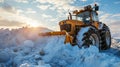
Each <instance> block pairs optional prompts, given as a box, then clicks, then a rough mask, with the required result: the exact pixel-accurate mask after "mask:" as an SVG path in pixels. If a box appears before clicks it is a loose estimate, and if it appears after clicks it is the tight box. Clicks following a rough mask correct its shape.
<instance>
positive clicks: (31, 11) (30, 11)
mask: <svg viewBox="0 0 120 67" xmlns="http://www.w3.org/2000/svg"><path fill="white" fill-rule="evenodd" d="M26 13H36V11H34V10H33V9H31V8H28V9H27V10H26Z"/></svg>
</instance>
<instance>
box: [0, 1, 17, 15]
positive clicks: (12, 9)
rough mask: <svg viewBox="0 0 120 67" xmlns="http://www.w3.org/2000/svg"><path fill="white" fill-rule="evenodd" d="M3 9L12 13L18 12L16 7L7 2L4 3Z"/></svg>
mask: <svg viewBox="0 0 120 67" xmlns="http://www.w3.org/2000/svg"><path fill="white" fill-rule="evenodd" d="M2 9H3V10H5V11H7V12H10V13H17V10H16V9H15V7H12V6H11V5H9V4H7V3H4V4H3V5H2Z"/></svg>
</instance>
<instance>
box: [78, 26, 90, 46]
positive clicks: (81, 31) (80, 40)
mask: <svg viewBox="0 0 120 67" xmlns="http://www.w3.org/2000/svg"><path fill="white" fill-rule="evenodd" d="M89 28H90V27H86V28H81V30H80V31H79V32H78V35H77V39H78V41H77V42H78V44H79V47H81V46H82V44H83V41H82V39H83V36H84V33H85V32H87V31H88V30H89Z"/></svg>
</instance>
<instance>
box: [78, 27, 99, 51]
mask: <svg viewBox="0 0 120 67" xmlns="http://www.w3.org/2000/svg"><path fill="white" fill-rule="evenodd" d="M76 43H77V44H78V46H79V47H82V46H84V47H89V46H90V45H94V46H96V47H98V49H99V48H100V36H99V34H98V31H97V29H96V28H94V27H92V26H87V27H83V28H81V29H80V31H79V32H78V34H77V37H76Z"/></svg>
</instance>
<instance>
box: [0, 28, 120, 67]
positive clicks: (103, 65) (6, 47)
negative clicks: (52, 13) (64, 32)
mask: <svg viewBox="0 0 120 67" xmlns="http://www.w3.org/2000/svg"><path fill="white" fill-rule="evenodd" d="M23 31H24V32H23ZM26 31H27V32H26ZM33 31H34V32H33ZM44 31H50V30H46V29H39V30H38V29H37V30H36V29H34V30H29V29H27V28H25V29H19V30H17V31H14V32H13V31H8V30H7V31H6V30H2V31H0V33H2V34H1V36H0V46H1V47H0V48H1V49H0V67H96V66H97V67H119V66H120V59H119V57H118V56H116V55H113V54H111V53H110V52H104V51H103V52H99V50H98V48H96V47H95V46H90V47H89V48H86V49H85V48H78V46H74V47H73V46H71V45H70V44H64V39H65V38H64V36H52V37H39V36H38V35H37V34H38V33H39V32H44ZM36 32H37V33H36ZM26 33H27V34H26ZM6 35H7V36H6ZM2 38H3V39H4V40H2ZM113 44H114V45H116V46H117V45H120V42H119V41H117V40H115V39H113ZM114 45H112V46H113V47H114Z"/></svg>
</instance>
